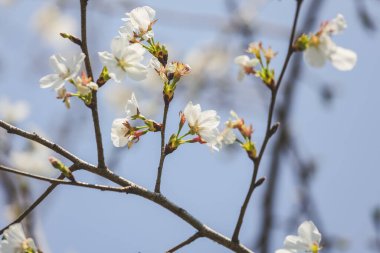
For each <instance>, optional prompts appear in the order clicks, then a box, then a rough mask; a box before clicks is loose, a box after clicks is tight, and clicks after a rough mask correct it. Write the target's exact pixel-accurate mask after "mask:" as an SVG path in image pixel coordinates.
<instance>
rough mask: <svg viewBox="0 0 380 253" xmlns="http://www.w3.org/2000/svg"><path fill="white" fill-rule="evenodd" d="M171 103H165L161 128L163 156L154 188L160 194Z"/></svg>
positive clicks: (161, 156)
mask: <svg viewBox="0 0 380 253" xmlns="http://www.w3.org/2000/svg"><path fill="white" fill-rule="evenodd" d="M169 104H170V102H169V101H165V106H164V115H163V118H162V128H161V155H160V162H159V164H158V169H157V179H156V186H155V187H154V191H155V192H157V193H159V192H160V188H161V176H162V169H163V167H164V161H165V157H166V153H165V129H166V119H167V116H168V111H169Z"/></svg>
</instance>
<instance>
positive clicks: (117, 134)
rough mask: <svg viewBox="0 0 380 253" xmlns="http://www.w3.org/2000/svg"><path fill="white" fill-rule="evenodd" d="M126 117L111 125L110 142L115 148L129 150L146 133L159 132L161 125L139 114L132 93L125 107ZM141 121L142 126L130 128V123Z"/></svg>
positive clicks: (116, 120)
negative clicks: (126, 148)
mask: <svg viewBox="0 0 380 253" xmlns="http://www.w3.org/2000/svg"><path fill="white" fill-rule="evenodd" d="M125 112H126V114H127V115H126V117H125V118H118V119H115V120H114V121H113V123H112V129H111V140H112V143H113V145H114V146H115V147H124V146H126V145H127V146H128V148H130V147H131V146H132V145H133V144H134V143H136V142H138V141H139V140H140V137H141V136H142V135H144V134H146V133H148V132H158V131H161V124H159V123H157V122H155V121H154V120H151V119H147V118H146V117H145V116H144V115H142V114H141V113H140V110H139V105H138V103H137V99H136V97H135V94H134V93H132V96H131V98H130V99H129V100H128V101H127V105H126V106H125ZM135 120H141V121H143V122H144V125H142V126H132V124H131V122H132V121H135Z"/></svg>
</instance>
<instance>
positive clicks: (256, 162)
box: [232, 0, 303, 242]
mask: <svg viewBox="0 0 380 253" xmlns="http://www.w3.org/2000/svg"><path fill="white" fill-rule="evenodd" d="M302 2H303V0H297V6H296V12H295V15H294V20H293V27H292V31H291V34H290V38H289V46H288V52H287V54H286V57H285V62H284V65H283V67H282V70H281V73H280V76H279V78H278V82H277V84H276V86H275V87H274V88H273V89H271V102H270V106H269V112H268V119H267V128H266V131H265V137H264V141H263V144H262V145H261V149H260V152H259V155H258V157H257V158H256V159H255V160H254V161H253V162H254V167H253V174H252V179H251V184H250V186H249V189H248V192H247V195H246V197H245V200H244V202H243V205H242V207H241V209H240V214H239V218H238V220H237V223H236V226H235V230H234V233H233V236H232V241H234V242H239V233H240V229H241V226H242V225H243V220H244V215H245V212H246V210H247V207H248V204H249V201H250V199H251V196H252V193H253V191H254V190H255V188H256V185H257V184H256V180H257V174H258V171H259V167H260V162H261V159H262V157H263V154H264V152H265V149H266V146H267V144H268V142H269V139H270V138H271V136H273V134H272V132H273V131H271V129H272V119H273V112H274V107H275V104H276V100H277V93H278V90H279V88H280V86H281V83H282V79H283V77H284V74H285V72H286V69H287V67H288V64H289V61H290V58H291V56H292V54H293V52H294V50H293V42H294V37H295V32H296V28H297V22H298V17H299V12H300V9H301V6H302Z"/></svg>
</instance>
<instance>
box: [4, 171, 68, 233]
mask: <svg viewBox="0 0 380 253" xmlns="http://www.w3.org/2000/svg"><path fill="white" fill-rule="evenodd" d="M64 178H65V176H64V175H62V174H61V175H60V176H59V177H58V178H57V180H62V179H64ZM57 186H58V183H52V184H51V185H50V186H49V187H48V188H47V189H46V190H45V191H44V193H42V194H41V196H40V197H38V199H37V200H36V201H34V202H33V204H31V205H30V206H29V207H28V208H27V209H26V210H25V211H24V212H23V213H22V214H20V216H19V217H17V219H15V220H14V221H13V222H12V223H10V224H8V225H7V226H6V227H4V228H3V229H1V230H0V234H3V233H4V231H5V230H6V229H8V228H9V227H10V226H11V225H13V224H15V223H19V222H21V221H22V220H23V219H24V218H25V217H26V216H28V215H29V214H30V213H31V212H32V211H33V210H34V208H36V207H37V206H38V205H39V204H40V203H41V202H42V201H43V200H44V199H45V198H46V197H47V196H48V195H49V194H50V193H51V192H52V191H53V190H54V189H55V187H57Z"/></svg>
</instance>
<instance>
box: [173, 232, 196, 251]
mask: <svg viewBox="0 0 380 253" xmlns="http://www.w3.org/2000/svg"><path fill="white" fill-rule="evenodd" d="M200 237H202V234H201V233H199V232H197V233H195V234H194V235H192V236H191V237H189V238H188V239H187V240H186V241H183V242H182V243H180V244H178V245H177V246H175V247H174V248H172V249H170V250H168V251H166V253H173V252H176V251H177V250H179V249H180V248H183V247H185V246H186V245H189V244H190V243H192V242H194V241H195V240H197V239H198V238H200Z"/></svg>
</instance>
